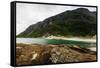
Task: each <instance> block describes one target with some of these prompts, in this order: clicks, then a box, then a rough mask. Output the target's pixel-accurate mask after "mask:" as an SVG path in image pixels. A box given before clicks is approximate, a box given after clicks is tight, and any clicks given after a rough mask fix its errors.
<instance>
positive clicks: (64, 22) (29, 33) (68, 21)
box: [17, 8, 96, 37]
mask: <svg viewBox="0 0 100 68" xmlns="http://www.w3.org/2000/svg"><path fill="white" fill-rule="evenodd" d="M84 27H85V28H84ZM95 34H96V12H91V11H89V10H88V9H86V8H78V9H75V10H67V11H65V12H62V13H60V14H57V15H54V16H51V17H49V18H46V19H45V20H43V21H39V22H37V23H36V24H32V25H30V26H29V27H28V28H27V29H26V30H25V31H23V32H22V33H20V34H19V35H17V37H42V36H50V35H56V36H58V35H60V36H69V35H71V36H88V35H90V36H93V35H95Z"/></svg>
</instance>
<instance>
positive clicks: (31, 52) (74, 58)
mask: <svg viewBox="0 0 100 68" xmlns="http://www.w3.org/2000/svg"><path fill="white" fill-rule="evenodd" d="M84 51H85V52H84ZM93 53H94V54H93ZM81 61H96V53H95V52H94V51H91V50H88V52H86V49H82V48H80V47H70V46H66V45H51V44H48V45H40V44H31V45H30V44H17V47H16V64H17V65H29V64H32V65H38V64H39V65H40V64H58V63H69V62H81Z"/></svg>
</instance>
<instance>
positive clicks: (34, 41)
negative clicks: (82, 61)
mask: <svg viewBox="0 0 100 68" xmlns="http://www.w3.org/2000/svg"><path fill="white" fill-rule="evenodd" d="M16 43H28V44H70V45H76V44H77V45H81V46H83V45H84V47H86V46H88V45H89V46H90V45H91V46H95V45H96V43H94V42H93V43H91V42H84V41H75V40H56V39H44V38H17V39H16Z"/></svg>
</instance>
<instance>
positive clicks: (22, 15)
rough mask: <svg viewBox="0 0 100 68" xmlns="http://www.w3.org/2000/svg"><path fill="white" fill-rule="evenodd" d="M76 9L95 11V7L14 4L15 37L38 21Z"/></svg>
mask: <svg viewBox="0 0 100 68" xmlns="http://www.w3.org/2000/svg"><path fill="white" fill-rule="evenodd" d="M77 8H87V9H88V10H90V11H96V8H95V7H80V6H62V5H45V4H28V3H17V4H16V35H18V34H19V33H21V32H23V31H24V30H25V29H26V28H27V27H28V26H30V25H32V24H35V23H37V22H39V21H43V20H44V19H46V18H48V17H51V16H54V15H57V14H59V13H62V12H64V11H67V10H74V9H77Z"/></svg>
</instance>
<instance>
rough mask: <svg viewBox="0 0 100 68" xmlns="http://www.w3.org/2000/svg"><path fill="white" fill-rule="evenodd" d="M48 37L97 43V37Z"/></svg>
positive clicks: (50, 37)
mask: <svg viewBox="0 0 100 68" xmlns="http://www.w3.org/2000/svg"><path fill="white" fill-rule="evenodd" d="M46 39H62V40H73V41H83V42H91V43H96V39H95V38H80V37H57V36H49V37H47V38H46Z"/></svg>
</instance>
